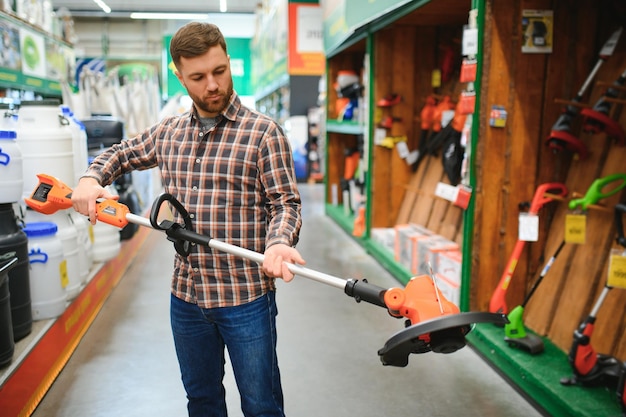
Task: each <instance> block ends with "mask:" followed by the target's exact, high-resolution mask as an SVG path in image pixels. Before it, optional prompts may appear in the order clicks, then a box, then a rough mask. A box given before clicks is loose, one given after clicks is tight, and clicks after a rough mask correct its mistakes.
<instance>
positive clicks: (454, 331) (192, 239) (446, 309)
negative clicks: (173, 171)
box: [25, 174, 507, 366]
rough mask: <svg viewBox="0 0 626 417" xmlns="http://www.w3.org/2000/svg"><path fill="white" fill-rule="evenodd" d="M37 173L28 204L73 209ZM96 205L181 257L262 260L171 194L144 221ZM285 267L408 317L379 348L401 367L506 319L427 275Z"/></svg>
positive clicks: (53, 183) (55, 185) (66, 193)
mask: <svg viewBox="0 0 626 417" xmlns="http://www.w3.org/2000/svg"><path fill="white" fill-rule="evenodd" d="M37 177H38V178H39V184H38V185H37V187H36V188H35V190H34V191H33V193H32V195H31V197H30V198H26V199H25V201H26V204H27V205H28V206H29V207H31V208H32V209H34V210H36V211H38V212H40V213H44V214H52V213H54V212H56V211H58V210H62V209H67V208H70V207H72V202H71V193H72V190H71V189H70V188H69V187H67V186H66V185H65V184H63V183H62V182H60V181H59V180H58V179H56V178H54V177H51V176H49V175H44V174H39V175H37ZM166 202H167V203H169V206H170V209H173V210H174V212H175V213H176V214H177V215H178V217H179V218H180V219H182V224H179V223H175V222H173V221H170V220H164V221H161V222H159V220H158V214H159V212H160V209H161V206H162V205H163V204H164V203H166ZM96 206H97V207H96V212H97V214H98V216H97V217H98V220H100V221H103V222H105V223H108V224H112V225H114V226H117V227H124V226H125V225H126V224H127V223H129V222H131V223H134V224H138V225H140V226H146V227H150V228H153V229H155V230H159V231H162V232H165V234H166V235H167V237H168V239H169V240H171V241H172V242H173V243H174V248H175V249H176V251H177V252H178V253H179V254H180V255H181V256H187V255H189V253H190V251H191V246H192V244H198V245H204V246H207V247H209V248H211V249H215V250H219V251H222V252H226V253H229V254H232V255H235V256H239V257H241V258H245V259H247V260H250V261H253V262H256V263H259V264H261V263H263V259H264V257H263V255H262V254H260V253H257V252H253V251H251V250H248V249H244V248H241V247H238V246H234V245H230V244H228V243H224V242H220V241H217V240H215V239H212V238H210V237H208V236H204V235H201V234H198V233H196V232H194V231H193V230H192V229H193V225H192V221H191V216H190V215H189V213H188V212H187V210H186V209H185V208H184V207H183V205H182V204H181V203H180V202H179V201H178V200H176V199H175V198H174V197H173V196H172V195H171V194H162V195H160V196H159V197H158V198H157V199H156V200H155V201H154V203H153V205H152V211H151V214H150V218H149V219H148V218H145V217H141V216H137V215H135V214H132V213H130V212H129V210H128V208H127V207H126V206H124V205H123V204H121V203H119V202H117V201H115V200H99V201H98V202H97V205H96ZM287 267H288V268H289V270H290V271H291V272H292V273H293V274H295V275H300V276H302V277H305V278H309V279H312V280H314V281H317V282H321V283H323V284H327V285H330V286H333V287H336V288H340V289H343V290H344V292H345V294H346V295H348V296H350V297H353V298H354V299H355V300H356V301H357V302H359V301H365V302H368V303H370V304H374V305H377V306H380V307H384V308H386V309H387V311H388V312H389V314H390V315H392V316H393V317H397V318H402V317H404V318H406V319H407V320H406V322H405V323H406V327H405V328H404V329H403V330H400V331H399V332H397V333H395V334H394V335H392V336H391V337H390V338H389V339H388V340H387V342H386V343H385V345H384V346H383V347H382V348H381V349H379V350H378V355H379V356H380V359H381V361H382V363H383V365H389V366H406V365H407V364H408V356H409V354H411V353H426V352H430V351H432V352H436V353H452V352H455V351H457V350H459V349H461V348H463V347H464V346H465V344H466V341H465V336H466V335H467V334H468V333H469V332H470V330H471V329H472V324H473V323H480V322H490V323H499V324H505V323H506V322H507V319H506V316H504V315H503V314H494V313H488V312H468V313H461V312H459V308H458V307H457V306H456V305H454V304H453V303H451V302H450V301H448V300H447V299H446V298H445V297H444V296H443V294H442V293H441V291H440V290H439V288H438V287H437V284H436V281H435V278H434V277H432V276H430V277H429V276H428V275H421V276H418V277H414V278H412V279H411V280H410V281H409V283H408V284H407V285H406V287H405V288H404V289H402V288H389V289H385V288H382V287H378V286H376V285H373V284H370V283H368V282H367V280H360V281H359V280H352V279H348V280H344V279H342V278H338V277H334V276H332V275H328V274H325V273H322V272H317V271H313V270H311V269H308V268H304V267H302V266H300V265H294V264H287Z"/></svg>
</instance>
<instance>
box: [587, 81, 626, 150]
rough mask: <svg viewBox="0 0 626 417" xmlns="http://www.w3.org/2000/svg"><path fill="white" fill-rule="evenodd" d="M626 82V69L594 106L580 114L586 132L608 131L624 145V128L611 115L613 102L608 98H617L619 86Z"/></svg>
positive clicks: (609, 134)
mask: <svg viewBox="0 0 626 417" xmlns="http://www.w3.org/2000/svg"><path fill="white" fill-rule="evenodd" d="M624 82H626V71H624V72H623V73H622V74H621V75H620V76H619V78H618V79H617V80H615V82H614V83H613V86H614V87H609V88H608V89H607V90H606V92H605V93H604V95H603V96H602V97H600V99H599V100H598V101H597V102H596V104H595V105H594V106H593V108H591V109H590V108H584V109H582V110H581V112H580V114H581V115H582V116H583V118H584V119H583V131H584V132H586V133H593V134H596V133H600V132H606V134H607V136H609V137H611V138H613V139H614V140H615V141H616V142H617V143H619V144H620V145H624V143H625V141H626V137H625V134H624V128H623V127H622V126H621V125H620V124H619V123H617V122H616V121H615V120H613V119H612V118H610V117H609V112H610V111H611V102H610V101H609V100H607V98H608V99H615V98H617V96H618V95H619V90H618V89H617V87H623V85H624Z"/></svg>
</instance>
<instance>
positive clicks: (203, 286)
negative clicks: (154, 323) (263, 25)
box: [72, 22, 304, 417]
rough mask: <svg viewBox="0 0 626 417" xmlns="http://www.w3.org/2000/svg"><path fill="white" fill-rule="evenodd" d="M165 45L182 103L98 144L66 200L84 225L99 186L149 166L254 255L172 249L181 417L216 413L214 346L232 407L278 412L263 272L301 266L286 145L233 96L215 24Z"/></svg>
mask: <svg viewBox="0 0 626 417" xmlns="http://www.w3.org/2000/svg"><path fill="white" fill-rule="evenodd" d="M170 54H171V55H172V60H173V62H174V65H175V66H176V76H177V77H178V79H179V80H180V82H181V83H182V84H183V86H184V87H185V89H186V90H187V93H188V94H189V96H190V97H191V99H192V100H193V105H192V108H191V110H190V111H189V112H187V113H184V114H182V115H181V116H175V117H168V118H165V119H164V120H162V121H161V122H159V123H157V124H156V125H154V126H152V127H150V128H149V129H147V130H146V131H144V132H143V133H141V134H139V135H138V136H136V137H134V138H129V139H127V140H124V141H122V143H120V144H116V145H114V146H112V147H111V148H110V149H108V150H106V151H104V152H103V153H102V154H100V155H99V156H98V157H97V158H96V159H95V160H94V161H93V163H92V164H91V165H90V167H89V169H88V170H87V172H86V173H85V175H84V176H83V177H82V178H81V179H80V181H79V183H78V185H77V187H75V189H74V190H73V193H72V203H73V206H74V209H75V210H77V211H78V212H80V213H82V214H85V215H88V216H89V219H90V221H91V222H92V223H95V221H96V213H95V203H96V199H98V198H114V197H113V196H112V195H111V194H109V193H108V192H107V191H106V190H105V189H104V188H103V186H105V185H107V184H110V183H111V182H112V181H114V180H115V178H117V177H119V176H120V175H122V174H123V173H126V172H128V171H131V170H134V169H147V168H152V167H156V166H158V167H159V168H160V173H161V178H162V181H163V186H164V189H165V191H166V192H168V193H170V194H172V195H173V196H174V197H175V198H176V199H178V200H179V201H181V202H182V204H183V205H184V206H185V207H186V209H187V210H188V211H189V213H190V215H191V216H192V218H193V221H194V227H195V228H196V231H197V232H198V233H201V234H204V235H207V236H211V237H212V238H215V239H217V240H220V241H225V242H227V243H230V244H234V245H237V246H241V247H244V248H247V249H250V250H253V251H255V252H262V253H264V255H265V258H264V262H263V265H257V264H255V263H254V262H250V261H246V260H244V259H239V258H237V257H235V256H233V255H229V254H224V253H218V252H217V251H211V250H210V249H209V248H205V247H198V245H194V246H193V250H192V253H191V254H190V255H189V256H188V257H186V258H183V257H182V256H180V255H178V254H177V255H176V257H175V264H174V274H173V278H172V296H171V306H170V308H171V310H170V316H171V325H172V333H173V336H174V344H175V347H176V354H177V356H178V361H179V364H180V370H181V376H182V381H183V385H184V387H185V390H186V392H187V398H188V406H187V408H188V411H189V415H190V416H192V417H195V416H203V417H207V416H215V417H222V416H226V415H227V411H226V403H225V393H224V387H223V384H222V380H223V377H224V363H225V357H224V351H225V347H226V348H227V350H228V354H229V358H230V362H231V363H232V367H233V371H234V376H235V380H236V382H237V386H238V389H239V393H240V397H241V405H242V410H243V413H244V415H245V416H246V417H249V416H250V417H251V416H258V417H260V416H284V411H283V394H282V388H281V382H280V374H279V368H278V364H277V358H276V321H275V317H276V314H277V311H276V302H275V283H274V279H275V278H276V277H279V278H282V279H284V280H285V281H290V280H291V279H292V278H293V274H292V273H291V272H290V271H289V269H288V268H287V266H286V264H285V263H286V262H287V263H295V264H301V265H302V264H304V260H303V258H302V257H301V255H300V254H299V253H298V251H297V250H296V249H295V248H294V246H295V244H296V243H297V241H298V234H299V231H300V227H301V224H302V219H301V214H300V206H301V202H300V195H299V193H298V190H297V187H296V179H295V174H294V169H293V161H292V153H291V149H290V146H289V143H288V140H287V138H286V137H285V135H284V134H283V132H282V130H281V128H280V127H279V126H278V125H277V124H276V123H275V122H274V121H273V120H271V119H270V118H268V117H266V116H264V115H261V114H259V113H256V112H254V111H252V110H250V109H248V108H246V107H244V106H243V105H242V104H241V102H240V99H239V97H238V95H237V93H236V92H234V90H233V81H232V76H231V72H230V62H229V56H228V54H227V49H226V43H225V40H224V37H223V35H222V33H221V32H220V30H219V28H218V27H217V26H215V25H212V24H210V23H199V22H192V23H189V24H187V25H185V26H183V27H182V28H180V29H179V30H178V31H177V32H176V34H175V35H174V36H173V38H172V40H171V43H170Z"/></svg>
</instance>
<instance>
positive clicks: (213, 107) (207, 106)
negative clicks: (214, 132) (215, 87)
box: [189, 81, 233, 113]
mask: <svg viewBox="0 0 626 417" xmlns="http://www.w3.org/2000/svg"><path fill="white" fill-rule="evenodd" d="M232 94H233V83H232V81H231V83H230V85H229V86H228V89H227V90H226V93H225V94H224V95H222V96H221V97H220V100H219V101H218V102H217V103H215V102H211V103H207V102H205V101H204V100H202V99H201V98H200V97H198V96H195V95H191V94H189V96H190V97H191V99H192V100H193V102H194V103H195V105H196V106H197V107H198V108H199V109H201V110H202V111H204V112H206V113H220V112H221V111H222V110H224V109H225V108H226V106H227V105H228V102H229V101H230V96H231V95H232Z"/></svg>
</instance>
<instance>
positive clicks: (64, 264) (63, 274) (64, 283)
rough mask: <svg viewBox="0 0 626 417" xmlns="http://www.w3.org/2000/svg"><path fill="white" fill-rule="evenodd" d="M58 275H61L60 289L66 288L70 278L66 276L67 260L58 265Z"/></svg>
mask: <svg viewBox="0 0 626 417" xmlns="http://www.w3.org/2000/svg"><path fill="white" fill-rule="evenodd" d="M59 274H60V275H61V287H63V288H65V287H67V285H68V284H69V283H70V278H69V276H68V275H67V260H65V259H64V260H63V261H61V263H60V264H59Z"/></svg>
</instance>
